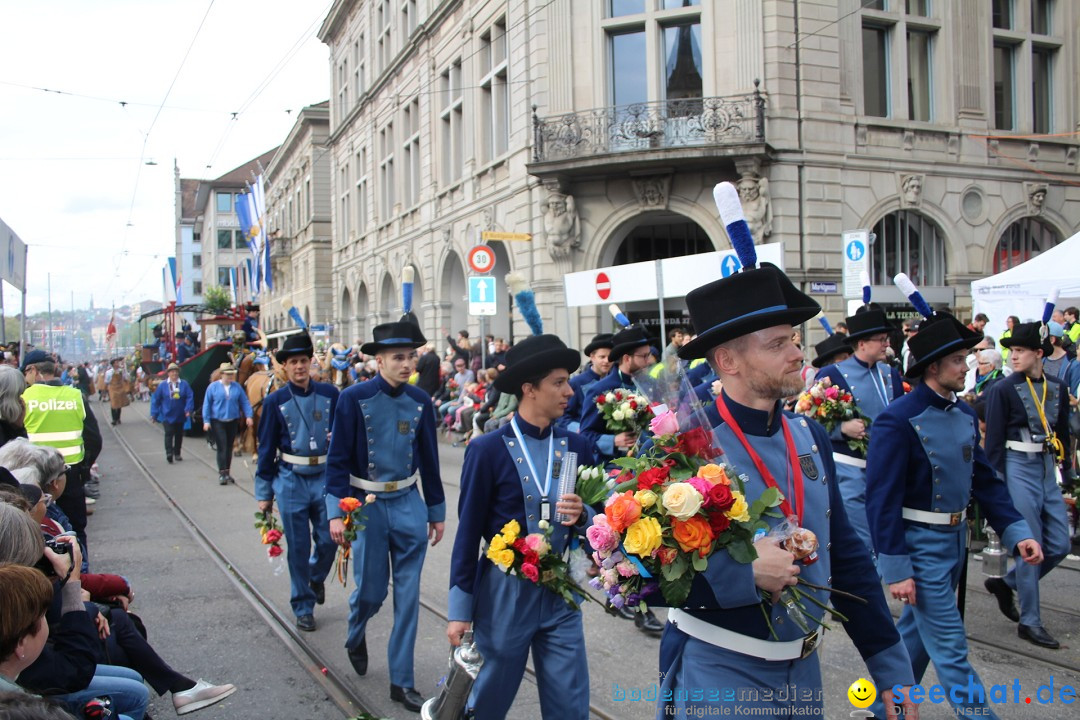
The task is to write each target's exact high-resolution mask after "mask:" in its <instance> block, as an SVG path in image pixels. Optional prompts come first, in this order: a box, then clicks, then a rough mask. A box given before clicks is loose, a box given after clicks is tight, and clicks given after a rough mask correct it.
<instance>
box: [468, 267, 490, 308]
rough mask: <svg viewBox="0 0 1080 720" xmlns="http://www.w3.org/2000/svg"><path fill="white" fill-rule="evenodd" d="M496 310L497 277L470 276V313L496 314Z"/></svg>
mask: <svg viewBox="0 0 1080 720" xmlns="http://www.w3.org/2000/svg"><path fill="white" fill-rule="evenodd" d="M495 312H496V301H495V279H494V278H491V277H485V276H480V277H470V278H469V314H470V315H494V314H495Z"/></svg>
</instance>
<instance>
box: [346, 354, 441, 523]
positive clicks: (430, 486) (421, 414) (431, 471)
mask: <svg viewBox="0 0 1080 720" xmlns="http://www.w3.org/2000/svg"><path fill="white" fill-rule="evenodd" d="M378 395H384V396H386V398H383V400H386V399H389V400H391V401H392V402H393V403H395V404H400V405H402V406H404V407H405V408H406V409H408V413H406V414H408V415H412V416H413V417H415V418H417V423H418V424H417V427H416V434H415V436H414V437H413V445H412V451H411V458H408V459H407V458H397V459H396V461H401V462H402V467H403V469H404V470H407V472H402V473H401V475H402V476H401V477H398V478H395V479H397V480H404V479H406V478H408V477H411V476H412V474H413V473H415V472H417V471H419V472H420V484H421V485H422V486H423V489H424V503H425V504H426V505H427V508H428V522H443V521H445V520H446V496H445V494H444V493H443V486H442V477H441V476H440V474H439V448H438V438H437V435H436V431H435V410H434V408H433V407H432V406H431V398H430V397H428V396H427V394H426V393H425V392H424V391H423V390H421V389H419V388H417V387H416V386H415V385H409V384H408V383H404V384H402V385H399V386H397V387H396V388H393V387H390V383H388V382H386V380H385V379H383V376H382V375H381V374H379V375H376V376H375V377H373V378H372V379H371V380H367V381H365V382H362V383H360V384H359V385H352V386H350V387H348V388H346V389H345V390H344V391H343V392H342V393H341V396H340V397H339V398H338V402H337V407H336V409H335V410H334V433H333V435H332V436H331V438H330V453H329V457H328V458H327V460H326V494H327V499H326V509H327V513H328V516H329V518H330V519H333V518H336V517H341V516H342V515H343V513H342V511H341V509H340V508H339V507H338V506H337V503H338V501H339V500H340V499H341V498H344V497H348V496H350V495H354V496H357V497H363V496H364V495H366V494H367V493H366V491H363V490H359V489H357V488H354V487H353V486H352V485H350V484H349V477H350V476H356V477H358V478H362V479H365V480H372V481H375V480H378V481H379V482H384V480H382V479H380V478H370V477H368V468H369V465H370V464H371V463H369V457H368V447H369V446H370V447H371V448H378V447H380V446H382V447H390V446H392V442H391V440H390V438H391V437H392V435H393V433H396V432H398V428H397V427H396V426H395V425H396V424H395V422H393V419H392V418H390V419H389V421H387V420H384V421H383V422H380V421H379V420H380V418H377V417H374V416H370V420H369V417H367V416H365V415H364V412H363V409H362V408H361V404H362V403H364V402H367V401H372V400H375V399H376V396H378ZM414 411H415V412H414ZM369 422H370V426H369V424H368V423H369ZM381 438H384V439H381ZM388 479H389V478H388ZM388 479H387V480H388ZM408 490H409V491H411V490H413V488H409V489H408ZM397 492H402V491H397Z"/></svg>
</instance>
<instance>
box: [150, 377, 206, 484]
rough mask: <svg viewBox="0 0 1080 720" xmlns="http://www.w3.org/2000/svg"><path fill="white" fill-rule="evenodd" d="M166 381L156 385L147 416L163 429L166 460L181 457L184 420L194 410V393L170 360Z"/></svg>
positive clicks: (169, 461) (181, 459) (180, 458)
mask: <svg viewBox="0 0 1080 720" xmlns="http://www.w3.org/2000/svg"><path fill="white" fill-rule="evenodd" d="M165 374H166V376H167V377H166V379H165V382H163V383H161V384H160V385H158V386H157V389H156V390H154V394H153V396H151V398H150V419H151V420H152V421H153V422H158V423H161V426H162V427H163V428H164V429H165V460H166V462H168V463H170V464H171V463H172V461H173V460H174V459H175V460H176V461H177V462H181V461H183V459H184V458H182V457H181V456H180V447H181V446H182V445H183V442H184V422H185V421H186V420H188V419H189V418H190V417H191V413H192V412H193V411H194V410H195V393H194V392H192V390H191V385H189V384H188V382H187V380H182V379H180V366H179V365H177V364H176V363H169V367H168V368H167V369H166V371H165Z"/></svg>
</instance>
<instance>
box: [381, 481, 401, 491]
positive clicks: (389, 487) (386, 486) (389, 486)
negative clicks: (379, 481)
mask: <svg viewBox="0 0 1080 720" xmlns="http://www.w3.org/2000/svg"><path fill="white" fill-rule="evenodd" d="M397 486H398V481H397V480H391V481H390V482H388V483H383V489H382V491H383V492H394V491H395V490H397Z"/></svg>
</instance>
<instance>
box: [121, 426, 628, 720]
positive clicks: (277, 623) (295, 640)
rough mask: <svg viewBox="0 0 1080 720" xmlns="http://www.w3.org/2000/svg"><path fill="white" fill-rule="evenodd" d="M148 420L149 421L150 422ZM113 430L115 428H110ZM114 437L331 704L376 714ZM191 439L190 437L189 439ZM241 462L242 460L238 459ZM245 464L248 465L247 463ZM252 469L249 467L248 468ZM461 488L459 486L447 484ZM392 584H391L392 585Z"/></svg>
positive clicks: (433, 608)
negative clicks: (325, 670)
mask: <svg viewBox="0 0 1080 720" xmlns="http://www.w3.org/2000/svg"><path fill="white" fill-rule="evenodd" d="M139 415H140V416H141V417H142V419H146V417H145V416H142V414H141V413H139ZM147 421H148V420H147ZM111 427H112V426H111ZM112 430H113V434H114V436H115V437H116V440H117V443H118V444H119V445H120V447H121V448H122V449H123V450H124V452H125V453H126V454H127V456H128V457H129V458H130V459H131V461H132V462H133V463H134V464H135V466H136V467H137V468H138V469H139V472H141V473H142V475H143V476H144V477H145V478H146V480H147V482H149V483H150V484H151V486H152V487H154V489H155V490H156V491H157V492H158V494H159V495H161V496H162V498H163V499H164V500H165V501H166V502H167V503H168V504H169V506H170V507H171V508H172V510H173V512H175V513H176V514H177V515H178V516H179V517H180V518H181V519H182V520H183V521H184V523H185V525H186V527H187V528H188V530H189V531H190V532H191V533H192V535H193V536H195V538H196V540H197V541H198V542H199V544H200V545H201V546H202V548H203V549H204V550H205V551H206V552H207V554H209V555H210V556H211V557H212V558H213V559H214V561H215V563H216V564H217V565H218V566H219V567H220V568H221V570H222V571H224V572H225V574H226V575H227V576H228V577H229V578H230V580H232V582H233V583H234V585H235V586H236V587H237V589H238V590H239V591H240V593H241V594H242V595H244V597H245V598H246V599H247V600H248V602H250V603H251V605H252V606H253V607H254V608H255V610H256V611H257V612H258V614H259V616H260V617H261V618H262V619H263V620H264V621H265V622H266V623H267V625H269V626H270V628H271V630H272V631H273V632H274V634H275V635H277V636H278V637H279V638H280V639H281V641H282V643H283V644H284V645H285V646H286V647H287V648H288V649H289V651H290V652H292V654H293V655H294V656H295V657H296V658H297V660H298V661H299V662H300V664H301V665H302V666H303V667H304V669H305V670H306V671H307V672H308V673H309V674H310V675H311V676H312V677H313V678H314V679H315V681H316V682H317V683H318V684H319V685H320V686H321V687H322V688H323V689H324V690H325V691H326V693H327V695H328V696H329V697H330V699H331V701H332V702H334V704H335V705H337V706H338V707H339V708H341V710H342V712H344V713H346V714H347V715H349V716H350V717H351V716H353V715H356V714H357V713H358V712H365V713H371V712H373V711H372V710H370V709H369V708H371V707H372V705H371V704H370V703H369V702H368V701H367V700H366V699H365V698H364V696H363V694H362V693H360V692H358V691H357V690H356V688H354V687H352V686H351V685H349V684H348V683H345V682H343V681H341V680H340V679H339V678H338V676H337V674H336V673H324V668H327V667H330V665H329V664H328V663H329V658H327V657H324V654H323V653H322V652H320V651H319V650H318V649H317V648H314V647H312V646H311V645H309V644H308V643H306V642H304V641H303V639H302V637H301V636H300V635H299V634H298V633H297V632H296V631H295V630H294V629H293V623H292V620H291V618H289V617H286V616H285V615H283V614H282V613H281V612H280V611H279V610H278V609H277V608H276V607H275V606H274V604H273V603H272V602H271V601H270V600H269V598H267V597H266V596H265V595H264V594H263V593H261V592H260V591H259V589H258V587H257V586H256V585H255V583H254V582H253V581H252V580H251V579H249V578H248V577H246V576H245V575H244V574H243V573H242V572H241V571H240V570H239V568H238V567H237V566H236V565H235V564H234V563H233V562H232V561H231V560H230V559H229V557H228V555H226V553H225V551H224V550H222V548H221V547H220V546H219V545H217V544H216V543H214V541H213V540H212V539H211V538H210V536H209V535H208V534H207V532H206V531H204V530H203V528H202V527H201V526H200V525H199V523H198V522H196V520H195V519H194V518H193V517H192V516H191V515H190V514H188V513H187V512H186V511H185V510H184V508H183V506H182V505H181V503H180V502H178V501H177V500H176V499H175V498H174V497H173V496H172V495H171V494H170V493H169V491H168V490H167V489H166V488H165V487H164V486H163V485H162V484H161V483H160V482H158V481H157V480H156V479H155V478H154V476H153V474H152V473H151V472H150V469H149V468H148V467H147V466H146V464H145V463H144V462H143V461H142V460H141V459H140V458H139V457H138V455H137V454H136V453H135V451H134V449H133V448H132V447H131V444H130V443H129V442H128V441H127V439H126V438H125V437H124V436H123V435H122V434H121V433H119V432H118V431H117V429H116V427H112ZM189 439H190V438H189ZM184 458H185V459H186V460H188V459H194V460H196V461H198V462H199V463H200V464H202V465H204V466H205V467H206V468H207V469H208V470H209V471H211V472H212V473H213V474H214V475H216V474H217V466H216V465H215V464H213V463H211V462H210V461H209V460H207V459H206V458H205V457H203V456H202V455H201V454H198V453H194V452H187V453H185V454H184ZM235 459H239V457H237V458H235ZM245 464H246V463H245ZM249 469H250V468H249ZM252 476H253V477H252V481H254V473H253V472H252ZM444 484H447V485H452V486H454V487H458V485H457V484H456V483H444ZM234 487H236V488H237V489H238V490H240V491H241V492H243V493H244V494H246V495H248V496H249V497H251V499H252V500H254V499H255V493H254V492H253V491H252V490H251V489H250V488H248V487H246V486H245V485H241V484H239V483H236V484H235V485H234ZM392 585H393V583H392V582H391V586H392ZM420 606H421V607H422V608H423V609H424V610H426V611H427V612H429V613H431V614H432V615H433V616H434V617H436V618H438V619H439V620H440V621H441V622H442V623H444V624H445V623H447V622H449V617H447V615H446V613H445V612H444V611H443V610H442V609H441V608H440V607H439V605H437V604H436V603H435V602H433V601H431V600H429V599H425V598H424V596H423V593H422V587H421V596H420ZM525 673H526V675H527V676H528V677H529V678H530V680H531V681H532V682H533V683H535V682H536V671H535V670H534V669H533V667H532V664H531V663H530V664H529V665H527V666H526V668H525ZM589 711H590V715H591V717H593V718H596V719H597V720H620V719H619V718H617V717H616V716H615V715H612V714H610V713H608V712H607V711H606V710H604V709H603V708H601V707H598V706H596V705H595V704H590V705H589Z"/></svg>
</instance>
